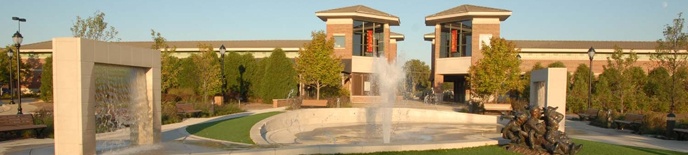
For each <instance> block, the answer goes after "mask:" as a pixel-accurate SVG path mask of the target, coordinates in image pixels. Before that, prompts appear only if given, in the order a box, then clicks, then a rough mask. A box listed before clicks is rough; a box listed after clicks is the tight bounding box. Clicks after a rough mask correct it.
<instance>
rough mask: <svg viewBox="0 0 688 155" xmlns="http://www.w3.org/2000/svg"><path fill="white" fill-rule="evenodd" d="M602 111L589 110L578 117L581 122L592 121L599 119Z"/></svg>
mask: <svg viewBox="0 0 688 155" xmlns="http://www.w3.org/2000/svg"><path fill="white" fill-rule="evenodd" d="M599 111H600V110H597V109H588V110H587V111H585V112H584V113H579V114H578V116H579V118H580V120H581V121H584V120H592V119H596V118H597V114H598V113H599Z"/></svg>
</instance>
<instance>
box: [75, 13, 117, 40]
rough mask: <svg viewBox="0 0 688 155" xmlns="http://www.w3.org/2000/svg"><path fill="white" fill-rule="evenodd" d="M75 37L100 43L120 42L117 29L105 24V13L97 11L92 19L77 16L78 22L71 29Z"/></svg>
mask: <svg viewBox="0 0 688 155" xmlns="http://www.w3.org/2000/svg"><path fill="white" fill-rule="evenodd" d="M70 30H71V31H72V35H73V36H74V37H82V38H86V39H93V40H98V41H119V40H120V39H119V38H117V34H118V33H119V32H117V30H115V27H112V26H110V27H108V23H107V22H105V13H103V12H100V11H96V12H95V13H93V16H92V17H88V18H85V19H83V18H81V17H80V16H76V22H75V23H74V25H73V26H72V28H70Z"/></svg>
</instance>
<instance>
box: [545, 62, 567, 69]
mask: <svg viewBox="0 0 688 155" xmlns="http://www.w3.org/2000/svg"><path fill="white" fill-rule="evenodd" d="M547 68H566V65H564V62H561V61H555V62H553V63H551V64H549V65H547Z"/></svg>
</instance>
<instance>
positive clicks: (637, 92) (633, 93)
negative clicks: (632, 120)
mask: <svg viewBox="0 0 688 155" xmlns="http://www.w3.org/2000/svg"><path fill="white" fill-rule="evenodd" d="M625 78H627V79H629V82H630V84H629V85H630V86H631V87H630V89H629V91H630V94H629V96H628V97H627V98H626V101H624V102H625V103H628V105H629V106H628V111H637V110H642V111H648V110H646V109H647V108H648V107H649V106H650V105H648V103H649V102H648V98H647V95H645V91H643V86H645V83H647V75H646V74H645V71H644V70H643V68H642V67H638V66H633V67H631V68H629V69H628V70H626V73H625Z"/></svg>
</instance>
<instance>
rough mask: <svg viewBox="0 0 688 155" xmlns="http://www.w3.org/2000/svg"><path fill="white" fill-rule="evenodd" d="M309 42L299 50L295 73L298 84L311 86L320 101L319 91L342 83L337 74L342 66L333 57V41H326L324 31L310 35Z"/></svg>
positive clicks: (337, 59) (336, 58)
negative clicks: (296, 73) (297, 76)
mask: <svg viewBox="0 0 688 155" xmlns="http://www.w3.org/2000/svg"><path fill="white" fill-rule="evenodd" d="M311 37H312V39H311V42H309V43H306V44H305V45H304V47H303V49H299V57H298V58H297V59H296V60H297V61H296V71H297V72H298V75H299V82H301V83H303V84H305V85H311V86H313V87H314V88H315V90H316V97H315V98H316V99H317V100H319V99H320V89H321V88H323V87H328V86H338V85H340V84H341V83H342V81H341V80H342V78H341V76H340V75H339V74H341V73H342V70H343V68H344V67H343V66H342V63H341V61H340V60H339V57H337V56H336V55H334V39H331V38H330V39H328V38H327V34H325V32H324V31H317V32H312V33H311Z"/></svg>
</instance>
